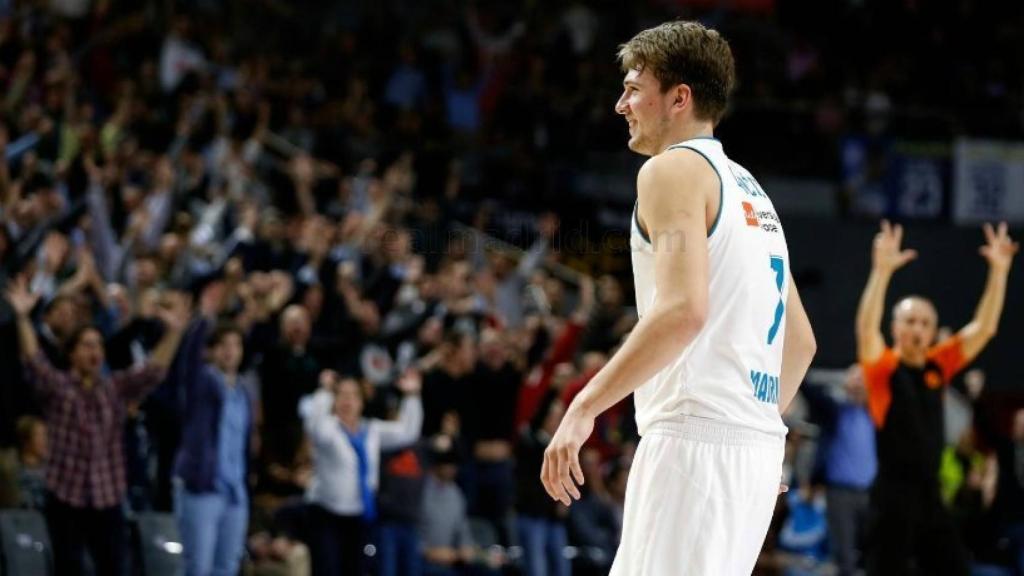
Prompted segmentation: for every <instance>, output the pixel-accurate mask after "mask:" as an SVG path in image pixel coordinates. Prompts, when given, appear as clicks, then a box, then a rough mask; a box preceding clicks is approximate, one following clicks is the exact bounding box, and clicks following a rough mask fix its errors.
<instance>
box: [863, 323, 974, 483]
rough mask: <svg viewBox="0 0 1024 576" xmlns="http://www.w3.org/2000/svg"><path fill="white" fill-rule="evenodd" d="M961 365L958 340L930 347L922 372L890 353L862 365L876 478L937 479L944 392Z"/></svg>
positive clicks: (957, 338)
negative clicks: (874, 429)
mask: <svg viewBox="0 0 1024 576" xmlns="http://www.w3.org/2000/svg"><path fill="white" fill-rule="evenodd" d="M965 364H966V360H965V358H964V355H963V345H962V343H961V341H960V338H959V337H957V336H954V337H952V338H949V339H947V340H944V341H943V342H940V343H939V344H937V345H936V346H934V347H932V348H931V349H930V350H929V351H928V357H927V360H926V361H925V364H924V366H921V367H913V366H908V365H907V364H905V363H904V362H902V361H901V360H900V357H899V356H898V355H897V354H896V351H895V350H893V349H892V348H886V349H885V350H884V351H883V352H882V354H881V355H880V356H879V357H878V358H877V359H875V360H873V361H871V362H862V363H861V369H862V370H863V373H864V384H865V386H866V387H867V392H868V412H869V413H870V414H871V419H872V420H874V422H875V426H876V427H877V428H878V434H877V436H876V437H877V439H878V474H879V478H891V479H905V480H910V481H919V480H930V479H934V478H936V477H937V475H938V471H939V462H940V460H941V457H942V448H943V445H944V444H945V429H944V421H943V409H942V398H943V392H944V389H945V387H946V385H948V384H949V383H950V381H951V380H952V378H953V376H954V375H956V373H957V372H959V371H960V370H962V369H963V367H964V365H965Z"/></svg>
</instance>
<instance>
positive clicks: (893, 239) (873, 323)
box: [856, 220, 917, 362]
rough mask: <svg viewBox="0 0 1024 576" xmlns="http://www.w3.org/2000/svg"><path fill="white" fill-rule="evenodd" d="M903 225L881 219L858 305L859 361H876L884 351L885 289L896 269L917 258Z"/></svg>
mask: <svg viewBox="0 0 1024 576" xmlns="http://www.w3.org/2000/svg"><path fill="white" fill-rule="evenodd" d="M902 242H903V227H902V226H900V225H899V224H897V225H895V226H892V225H890V224H889V221H888V220H882V228H881V230H880V231H879V233H878V234H876V235H875V241H874V246H873V248H872V253H871V274H870V275H868V282H867V285H866V286H864V293H863V294H861V297H860V304H859V305H858V306H857V327H856V330H857V359H858V360H859V361H860V362H872V361H874V360H877V359H878V357H879V356H881V355H882V352H883V351H884V350H885V339H884V338H883V337H882V314H883V312H884V308H885V292H886V290H887V289H888V288H889V281H890V280H891V279H892V275H893V273H894V272H896V270H899V269H900V268H902V267H903V266H904V265H905V264H906V263H907V262H910V261H911V260H913V259H914V258H916V257H917V251H915V250H903V249H901V248H900V244H901V243H902Z"/></svg>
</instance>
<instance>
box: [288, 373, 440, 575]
mask: <svg viewBox="0 0 1024 576" xmlns="http://www.w3.org/2000/svg"><path fill="white" fill-rule="evenodd" d="M397 385H398V388H399V390H401V391H402V392H403V393H404V394H405V398H404V399H403V400H402V406H401V409H400V412H399V416H398V420H397V421H384V420H377V419H372V418H369V419H368V418H364V417H363V396H362V389H361V387H360V385H359V381H358V380H356V379H355V378H351V377H342V378H339V377H338V376H337V375H336V374H335V373H333V372H331V371H324V372H323V373H321V375H320V389H319V390H317V391H316V392H315V393H314V394H312V395H310V396H308V397H306V398H304V399H303V401H302V405H301V407H300V413H301V414H302V418H303V420H304V422H305V428H306V433H307V434H309V436H310V439H311V440H312V442H313V481H312V483H311V484H310V487H309V490H308V491H307V493H306V498H307V500H309V502H310V510H309V538H310V542H309V547H310V552H311V554H312V558H313V573H314V574H318V575H319V574H325V575H326V574H346V575H348V574H360V572H359V570H360V565H361V563H362V556H363V546H364V544H365V543H366V542H367V536H368V528H369V527H370V526H372V524H373V523H374V522H375V521H376V519H377V509H376V508H377V506H376V490H377V486H378V479H379V462H380V452H381V450H389V449H394V448H398V447H400V446H405V445H408V444H411V443H413V442H415V441H416V439H417V438H419V434H420V428H421V426H422V424H423V406H422V403H421V402H420V398H419V392H420V386H421V383H420V377H419V375H418V374H417V373H415V372H407V373H406V374H405V375H404V376H402V377H401V378H400V379H399V380H398V383H397Z"/></svg>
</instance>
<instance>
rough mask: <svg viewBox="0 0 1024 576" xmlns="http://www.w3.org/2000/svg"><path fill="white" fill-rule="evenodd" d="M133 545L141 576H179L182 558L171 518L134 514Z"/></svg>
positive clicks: (161, 515)
mask: <svg viewBox="0 0 1024 576" xmlns="http://www.w3.org/2000/svg"><path fill="white" fill-rule="evenodd" d="M133 544H134V546H135V551H136V558H137V563H138V566H139V567H140V568H141V573H142V575H143V576H177V575H178V574H181V572H182V570H183V567H184V559H183V558H182V555H181V553H182V546H181V538H180V537H179V536H178V525H177V523H176V522H175V519H174V516H173V515H171V514H162V513H157V512H145V513H141V514H138V515H136V517H135V530H134V539H133Z"/></svg>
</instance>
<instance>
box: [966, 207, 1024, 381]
mask: <svg viewBox="0 0 1024 576" xmlns="http://www.w3.org/2000/svg"><path fill="white" fill-rule="evenodd" d="M984 232H985V245H984V246H982V247H981V248H980V249H979V250H978V251H979V252H980V253H981V255H982V256H983V257H984V258H985V260H987V261H988V280H987V281H986V282H985V291H984V292H983V293H982V295H981V300H979V301H978V307H977V309H976V310H975V312H974V318H973V319H972V320H971V321H970V322H968V323H967V325H966V326H964V327H963V328H961V329H960V331H959V332H957V336H958V338H959V340H960V351H961V354H962V357H963V364H967V363H968V362H970V361H971V360H973V359H974V358H975V357H976V356H977V355H978V354H979V353H980V352H981V351H982V349H984V348H985V345H986V344H988V342H989V340H991V339H992V337H993V336H995V335H996V331H997V329H998V327H999V317H1000V316H1001V315H1002V313H1003V302H1004V300H1005V299H1006V281H1007V277H1008V276H1009V274H1010V266H1011V265H1012V264H1013V257H1014V255H1015V254H1016V253H1017V250H1019V249H1020V244H1018V243H1017V242H1014V241H1013V239H1012V238H1010V235H1009V233H1008V231H1007V227H1006V222H1003V223H1001V224H999V227H998V228H993V227H992V225H991V224H985V226H984Z"/></svg>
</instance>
